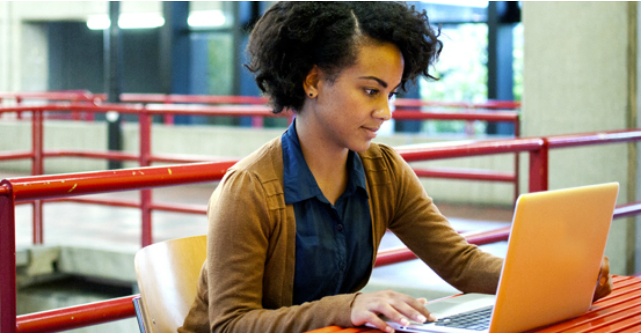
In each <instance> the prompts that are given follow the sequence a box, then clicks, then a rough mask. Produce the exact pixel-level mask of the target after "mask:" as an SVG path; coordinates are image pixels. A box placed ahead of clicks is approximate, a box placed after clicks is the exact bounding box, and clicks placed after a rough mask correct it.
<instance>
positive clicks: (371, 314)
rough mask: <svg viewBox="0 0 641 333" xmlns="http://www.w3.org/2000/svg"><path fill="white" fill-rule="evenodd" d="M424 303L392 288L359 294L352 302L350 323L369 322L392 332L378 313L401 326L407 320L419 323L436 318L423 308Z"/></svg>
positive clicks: (422, 300) (407, 321)
mask: <svg viewBox="0 0 641 333" xmlns="http://www.w3.org/2000/svg"><path fill="white" fill-rule="evenodd" d="M425 303H427V300H426V299H424V298H419V299H416V298H414V297H411V296H407V295H404V294H401V293H398V292H395V291H392V290H384V291H377V292H372V293H367V294H359V295H357V296H356V298H355V299H354V303H353V304H352V315H351V320H352V324H353V325H354V326H361V325H365V324H368V323H369V324H371V325H373V326H375V327H377V328H378V329H380V330H381V331H384V332H394V329H393V328H392V327H391V326H389V325H387V323H385V321H383V320H382V319H381V318H380V317H379V315H385V316H386V317H387V318H390V319H391V320H393V321H395V322H397V323H399V324H400V325H403V326H407V325H409V324H410V322H409V320H413V321H417V322H420V323H424V322H425V321H427V320H429V321H434V320H436V318H434V316H432V315H431V314H430V312H429V311H427V309H426V308H425V306H424V305H425Z"/></svg>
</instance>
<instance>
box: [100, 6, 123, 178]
mask: <svg viewBox="0 0 641 333" xmlns="http://www.w3.org/2000/svg"><path fill="white" fill-rule="evenodd" d="M119 16H120V1H109V20H110V21H111V24H110V25H109V28H108V29H105V33H104V64H105V69H104V70H105V92H106V93H107V102H108V103H119V102H120V93H121V87H120V81H121V80H120V78H121V74H122V52H121V49H122V48H121V42H120V41H121V38H120V28H119V27H118V18H119ZM107 132H108V134H107V142H108V143H107V144H108V149H109V150H115V151H120V150H122V139H121V137H122V129H121V127H120V114H119V113H118V112H116V111H110V112H108V113H107ZM108 168H109V169H122V161H116V160H109V162H108Z"/></svg>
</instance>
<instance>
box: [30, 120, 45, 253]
mask: <svg viewBox="0 0 641 333" xmlns="http://www.w3.org/2000/svg"><path fill="white" fill-rule="evenodd" d="M42 118H43V114H42V111H40V110H34V111H33V116H32V119H31V124H32V125H31V137H32V139H31V140H32V142H31V145H32V150H33V159H32V161H33V162H32V166H31V174H32V175H34V176H38V175H42V174H43V173H44V161H43V158H44V156H43V144H44V139H43V137H44V135H43V134H44V133H43V131H44V129H43V119H42ZM32 226H33V244H42V243H43V242H44V231H43V223H42V201H41V200H35V201H34V202H33V222H32Z"/></svg>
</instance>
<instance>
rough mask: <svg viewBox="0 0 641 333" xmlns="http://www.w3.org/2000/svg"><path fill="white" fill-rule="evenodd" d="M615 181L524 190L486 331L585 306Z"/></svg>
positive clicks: (518, 327) (549, 319) (553, 318)
mask: <svg viewBox="0 0 641 333" xmlns="http://www.w3.org/2000/svg"><path fill="white" fill-rule="evenodd" d="M618 191H619V184H618V183H607V184H600V185H592V186H584V187H577V188H569V189H562V190H555V191H547V192H536V193H528V194H523V195H521V196H520V197H519V199H518V201H517V205H516V210H515V212H514V220H513V223H512V230H511V232H510V238H509V241H508V251H507V254H506V258H505V262H504V264H503V271H502V274H501V278H500V281H499V287H498V291H497V295H496V304H495V307H494V313H493V315H492V321H491V325H490V332H521V331H524V330H528V329H531V328H535V327H539V326H543V325H547V324H551V323H554V322H558V321H561V320H564V319H568V318H572V317H576V316H579V315H581V314H583V313H585V312H586V311H588V310H589V308H590V305H591V304H592V297H593V295H594V291H595V288H596V284H597V276H598V273H599V269H600V265H601V259H602V257H603V253H604V251H605V244H606V241H607V238H608V234H609V230H610V224H611V222H612V215H613V213H614V208H615V206H616V199H617V194H618Z"/></svg>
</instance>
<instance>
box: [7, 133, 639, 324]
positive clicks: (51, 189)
mask: <svg viewBox="0 0 641 333" xmlns="http://www.w3.org/2000/svg"><path fill="white" fill-rule="evenodd" d="M639 140H641V130H630V131H612V132H601V133H587V134H574V135H562V136H551V137H544V138H524V139H514V140H500V141H489V142H488V141H485V142H471V143H460V144H455V145H448V146H446V147H439V148H436V149H435V148H433V147H430V148H421V147H419V146H416V147H406V148H402V149H399V153H400V154H401V156H403V158H405V159H406V160H407V161H419V160H425V159H435V158H454V157H462V156H480V155H491V154H504V153H515V152H529V154H530V181H529V185H530V191H542V190H547V175H548V172H547V168H548V160H547V158H548V150H549V149H550V148H563V147H576V146H585V145H594V144H606V143H621V142H634V141H639ZM231 163H232V162H219V163H202V164H191V165H177V166H164V167H145V168H137V169H128V170H116V171H100V172H89V173H78V174H68V175H53V176H36V177H25V178H17V179H6V180H3V181H2V182H1V183H0V278H1V279H2V283H1V284H0V301H1V302H0V308H2V312H1V313H0V331H3V332H15V331H16V329H17V328H18V327H19V326H20V324H21V323H23V320H25V319H24V318H29V320H30V321H31V322H32V325H35V326H38V324H37V323H38V322H41V323H42V322H44V320H45V318H51V317H52V316H54V315H53V314H52V311H47V312H42V313H40V314H32V315H27V316H21V317H19V318H18V319H17V318H16V312H15V304H16V303H15V302H16V295H15V286H16V285H15V215H14V211H15V204H16V203H17V202H19V201H27V200H43V199H50V198H60V197H69V196H73V195H78V194H90V193H99V192H109V191H124V190H134V189H145V188H150V187H157V186H169V185H177V184H186V183H194V182H203V181H212V180H217V179H220V177H222V175H223V174H224V172H225V170H226V169H227V167H229V165H230V164H231ZM639 213H641V202H636V203H629V204H626V205H622V206H618V207H617V208H616V210H615V213H614V218H619V217H623V216H629V215H632V214H639ZM508 233H509V230H508V229H507V228H503V229H499V230H494V231H490V232H486V233H481V234H475V235H469V234H468V235H466V236H467V237H468V239H469V240H470V242H476V244H486V243H489V242H495V241H499V240H505V239H507V237H508ZM413 258H415V257H414V256H413V254H411V252H409V250H407V249H399V250H393V251H386V252H381V253H379V254H378V256H377V261H376V264H377V266H382V265H386V264H391V263H394V262H399V261H402V260H409V259H413ZM96 304H100V303H96ZM69 309H70V310H68V311H77V309H78V307H72V308H69ZM53 311H58V312H56V315H55V316H57V317H56V318H59V319H60V318H62V319H60V321H61V323H59V324H57V325H58V326H56V329H61V328H64V327H68V328H72V327H76V326H73V325H75V323H73V320H69V319H64V318H66V317H65V316H66V315H67V313H68V312H67V311H65V310H60V309H59V310H53ZM84 311H86V312H87V315H88V316H89V317H92V316H93V317H92V318H97V317H100V316H112V315H114V312H116V313H122V312H121V310H120V309H116V306H114V307H113V309H112V308H111V307H107V308H101V309H100V310H99V312H97V311H94V310H91V309H85V310H83V312H84ZM125 313H126V314H127V315H126V316H133V305H131V306H130V307H129V310H128V311H125ZM55 316H54V317H55ZM38 318H40V319H38ZM121 318H122V317H121ZM40 320H42V321H40ZM34 322H35V324H34ZM88 323H97V322H93V321H88ZM47 325H49V324H46V325H43V326H41V329H42V330H37V331H39V332H50V331H52V330H53V329H51V328H50V326H47ZM65 325H69V326H65Z"/></svg>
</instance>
